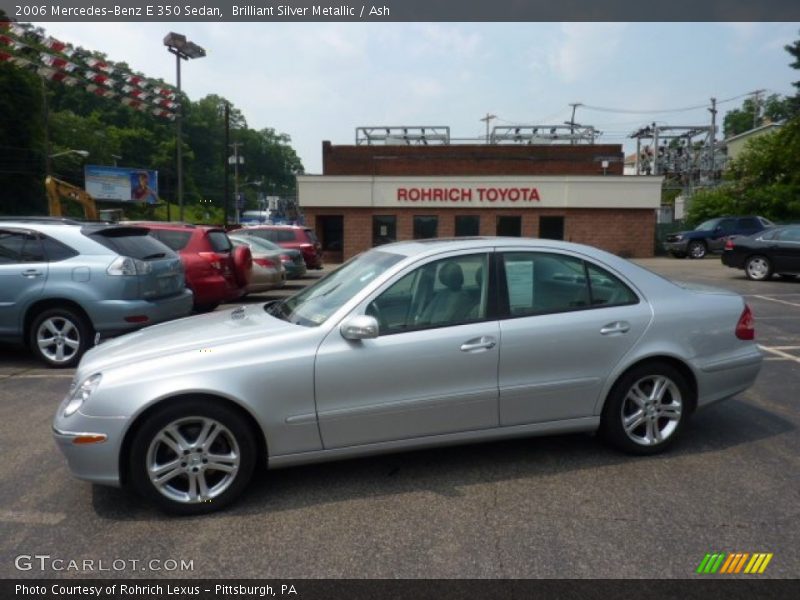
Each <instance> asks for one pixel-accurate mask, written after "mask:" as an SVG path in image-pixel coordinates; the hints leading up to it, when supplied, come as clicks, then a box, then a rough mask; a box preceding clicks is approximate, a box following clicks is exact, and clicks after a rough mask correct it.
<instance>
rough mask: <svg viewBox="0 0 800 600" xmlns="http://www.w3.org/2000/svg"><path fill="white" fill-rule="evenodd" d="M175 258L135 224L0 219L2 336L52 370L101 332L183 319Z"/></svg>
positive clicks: (186, 299) (68, 363)
mask: <svg viewBox="0 0 800 600" xmlns="http://www.w3.org/2000/svg"><path fill="white" fill-rule="evenodd" d="M191 309H192V294H191V292H189V291H188V290H186V288H185V286H184V273H183V267H182V266H181V262H180V259H179V258H178V256H177V255H176V254H175V253H174V252H173V251H172V250H170V249H169V248H168V247H166V246H165V245H164V244H162V243H161V242H159V241H158V240H154V239H153V238H151V237H149V236H148V235H147V230H146V229H142V228H138V227H126V226H116V225H110V224H106V223H81V222H77V221H71V220H69V219H55V218H44V217H40V218H21V217H20V218H4V219H0V339H2V340H3V341H7V342H23V343H25V344H27V345H28V347H30V349H31V351H32V352H33V354H34V355H36V357H37V358H39V359H40V360H41V361H43V362H44V363H45V364H47V365H48V366H51V367H72V366H75V365H76V364H77V363H78V361H79V359H80V357H81V356H82V355H83V353H84V352H86V350H88V349H89V348H90V347H91V346H92V345H93V344H94V338H95V335H96V334H99V335H100V336H102V337H106V336H111V335H116V334H119V333H124V332H128V331H132V330H134V329H138V328H140V327H142V326H144V325H150V324H153V323H158V322H160V321H166V320H169V319H176V318H178V317H184V316H186V315H188V314H189V312H190V311H191Z"/></svg>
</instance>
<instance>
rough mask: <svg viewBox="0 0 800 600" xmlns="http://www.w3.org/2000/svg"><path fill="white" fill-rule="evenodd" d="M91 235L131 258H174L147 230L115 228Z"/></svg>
mask: <svg viewBox="0 0 800 600" xmlns="http://www.w3.org/2000/svg"><path fill="white" fill-rule="evenodd" d="M89 235H90V237H91V238H92V239H93V240H94V241H96V242H99V243H100V244H102V245H103V246H105V247H106V248H108V249H110V250H113V251H114V252H116V253H117V254H121V255H122V256H130V257H131V258H138V259H140V260H150V259H156V258H164V257H165V256H174V253H173V252H172V250H170V249H169V247H168V246H166V245H164V244H162V243H161V242H159V241H158V240H157V239H156V238H154V237H153V236H151V235H148V231H147V229H141V228H134V227H114V228H109V229H101V230H100V231H94V232H92V233H90V234H89Z"/></svg>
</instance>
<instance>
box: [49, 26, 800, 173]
mask: <svg viewBox="0 0 800 600" xmlns="http://www.w3.org/2000/svg"><path fill="white" fill-rule="evenodd" d="M41 25H42V26H43V27H44V29H45V30H46V32H47V33H48V34H49V35H52V36H54V37H56V38H57V39H60V40H62V41H65V42H69V43H72V44H74V45H79V46H83V47H84V48H86V49H90V50H99V51H101V52H104V53H105V54H106V55H107V56H108V58H109V59H111V60H115V61H125V62H127V63H128V64H129V65H130V66H131V67H132V68H133V69H135V70H137V71H141V72H142V73H143V74H145V75H146V76H148V77H154V78H158V77H161V78H163V79H164V80H165V81H166V82H168V83H173V84H174V82H175V61H174V58H173V57H172V55H170V54H168V53H167V50H166V48H165V47H164V46H163V42H162V40H163V38H164V35H166V33H167V32H169V31H176V32H178V33H183V34H185V35H186V36H187V37H188V38H189V39H190V40H191V41H193V42H195V43H197V44H199V45H200V46H203V47H204V48H205V49H206V51H207V56H206V57H205V58H202V59H198V60H193V61H189V62H188V63H184V64H183V67H182V70H181V76H182V88H183V90H184V92H185V93H187V94H188V95H189V97H190V98H191V99H192V100H198V99H199V98H202V97H203V96H205V95H207V94H219V95H221V96H224V97H226V98H227V99H228V100H230V101H231V102H233V104H234V105H235V106H236V107H237V108H239V109H240V110H241V111H242V112H243V114H244V116H245V118H246V120H247V123H248V126H249V127H251V128H254V129H261V128H265V127H271V128H274V129H275V130H277V131H278V132H282V133H286V134H288V135H289V136H291V139H292V146H293V147H294V148H295V150H296V151H297V153H298V155H299V156H300V158H301V160H302V162H303V165H304V166H305V170H306V172H307V173H320V172H321V171H322V141H323V140H329V141H331V142H333V143H334V144H354V143H355V130H356V128H357V127H360V126H383V125H393V126H400V125H406V126H415V125H428V126H441V125H447V126H449V127H450V133H451V136H453V137H454V138H478V137H481V136H484V135H485V123H483V122H481V121H480V119H481V118H482V117H484V116H485V115H486V114H487V113H491V114H493V115H496V116H497V118H496V119H495V120H494V121H493V125H534V124H535V125H543V124H544V125H555V124H562V123H563V122H564V121H566V120H569V118H570V115H571V111H572V109H571V107H570V106H569V104H570V103H574V102H580V103H582V104H584V105H585V106H581V107H578V109H577V114H576V117H575V120H576V122H579V123H581V124H584V125H593V126H594V127H595V128H597V129H599V130H600V131H602V132H603V133H604V135H603V136H602V137H601V138H600V139H599V141H600V142H606V143H623V144H625V150H626V152H628V153H629V152H630V151H632V150H633V149H635V142H632V141H631V140H630V139H629V138H628V136H629V135H630V133H631V132H633V131H634V130H636V129H638V128H639V127H641V126H644V125H646V124H648V123H651V122H656V123H659V124H664V125H692V126H693V125H708V124H710V113H709V112H708V110H707V109H706V108H703V107H701V108H697V109H694V110H688V111H686V110H682V111H678V110H677V109H684V108H687V107H694V106H705V105H709V102H710V101H709V99H710V98H711V97H712V96H713V97H716V98H717V99H718V101H720V104H719V105H718V108H719V111H720V112H719V115H718V124H719V125H720V130H721V123H722V117H723V116H724V113H725V112H726V111H727V110H730V109H733V108H736V107H739V106H740V105H741V102H742V101H743V99H744V96H745V95H746V94H748V93H749V92H752V91H754V90H766V93H767V94H770V93H778V94H789V95H791V94H794V92H795V88H793V87H792V85H791V82H792V81H797V80H800V71H797V70H794V69H791V68H790V67H789V63H790V62H791V56H790V55H789V54H788V53H787V52H786V51H785V50H784V49H783V47H784V45H786V44H789V43H792V42H794V40H796V39H798V38H800V23H562V24H559V23H102V24H101V23H43V24H41ZM729 99H732V100H729ZM589 107H596V108H611V109H614V111H615V112H609V111H601V110H596V108H589ZM667 110H671V111H674V112H657V113H656V112H634V111H667Z"/></svg>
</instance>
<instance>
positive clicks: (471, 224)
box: [456, 215, 481, 237]
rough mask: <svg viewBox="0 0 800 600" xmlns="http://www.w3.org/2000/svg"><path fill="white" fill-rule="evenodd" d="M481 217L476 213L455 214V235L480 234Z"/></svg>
mask: <svg viewBox="0 0 800 600" xmlns="http://www.w3.org/2000/svg"><path fill="white" fill-rule="evenodd" d="M480 229H481V218H480V217H479V216H478V215H458V216H456V237H463V236H468V237H469V236H476V235H480Z"/></svg>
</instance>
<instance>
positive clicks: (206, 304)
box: [137, 222, 253, 312]
mask: <svg viewBox="0 0 800 600" xmlns="http://www.w3.org/2000/svg"><path fill="white" fill-rule="evenodd" d="M137 225H139V226H140V227H146V228H147V229H149V230H150V235H152V236H153V237H154V238H156V239H157V240H159V241H161V242H162V243H164V244H166V245H167V246H169V247H170V248H172V249H173V250H174V251H175V252H177V253H178V254H179V255H180V257H181V261H182V262H183V268H184V270H185V271H186V287H188V288H189V289H190V290H192V292H194V309H195V310H196V311H198V312H207V311H212V310H214V309H215V308H216V307H217V306H219V305H220V304H221V303H223V302H230V301H232V300H236V299H237V298H241V297H242V296H243V295H244V294H245V293H247V284H248V283H249V282H250V273H251V271H252V269H253V258H252V256H251V254H250V248H249V247H247V246H240V247H238V248H234V246H233V244H232V243H231V240H230V239H229V238H228V234H227V233H225V230H224V229H222V228H220V227H210V226H206V225H187V224H184V223H160V222H137Z"/></svg>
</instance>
